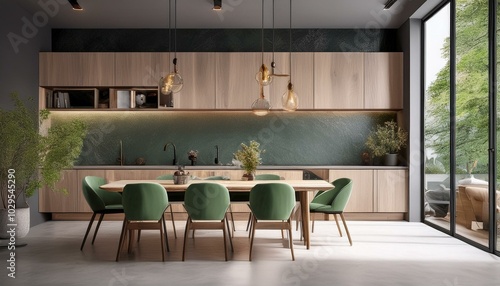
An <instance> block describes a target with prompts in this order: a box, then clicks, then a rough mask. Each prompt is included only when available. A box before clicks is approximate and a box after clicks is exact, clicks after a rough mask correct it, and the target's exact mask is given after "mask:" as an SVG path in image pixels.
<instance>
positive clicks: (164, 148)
mask: <svg viewBox="0 0 500 286" xmlns="http://www.w3.org/2000/svg"><path fill="white" fill-rule="evenodd" d="M168 145H172V147H174V160H173V162H172V164H173V165H177V151H176V149H175V144H174V143H172V142H168V143H167V144H165V146H164V147H163V151H167V147H168Z"/></svg>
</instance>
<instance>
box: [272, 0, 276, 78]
mask: <svg viewBox="0 0 500 286" xmlns="http://www.w3.org/2000/svg"><path fill="white" fill-rule="evenodd" d="M275 66H276V63H275V61H274V0H273V59H272V62H271V68H272V71H273V72H272V74H273V75H274V68H275Z"/></svg>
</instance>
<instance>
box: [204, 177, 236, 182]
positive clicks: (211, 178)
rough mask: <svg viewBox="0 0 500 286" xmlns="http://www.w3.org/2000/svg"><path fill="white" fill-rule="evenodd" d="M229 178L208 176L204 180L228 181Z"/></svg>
mask: <svg viewBox="0 0 500 286" xmlns="http://www.w3.org/2000/svg"><path fill="white" fill-rule="evenodd" d="M230 179H231V178H229V177H226V176H210V177H206V178H205V179H204V180H226V181H227V180H230Z"/></svg>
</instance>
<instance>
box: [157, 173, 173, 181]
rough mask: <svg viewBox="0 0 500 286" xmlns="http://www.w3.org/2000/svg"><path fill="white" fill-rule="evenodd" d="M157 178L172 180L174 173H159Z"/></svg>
mask: <svg viewBox="0 0 500 286" xmlns="http://www.w3.org/2000/svg"><path fill="white" fill-rule="evenodd" d="M156 179H157V180H173V179H174V175H173V174H165V175H160V176H158V177H156Z"/></svg>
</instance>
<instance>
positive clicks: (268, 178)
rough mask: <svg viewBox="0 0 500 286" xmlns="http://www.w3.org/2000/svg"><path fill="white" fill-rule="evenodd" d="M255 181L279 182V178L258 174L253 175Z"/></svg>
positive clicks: (278, 176) (277, 176)
mask: <svg viewBox="0 0 500 286" xmlns="http://www.w3.org/2000/svg"><path fill="white" fill-rule="evenodd" d="M255 180H281V177H280V175H275V174H259V175H255Z"/></svg>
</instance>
